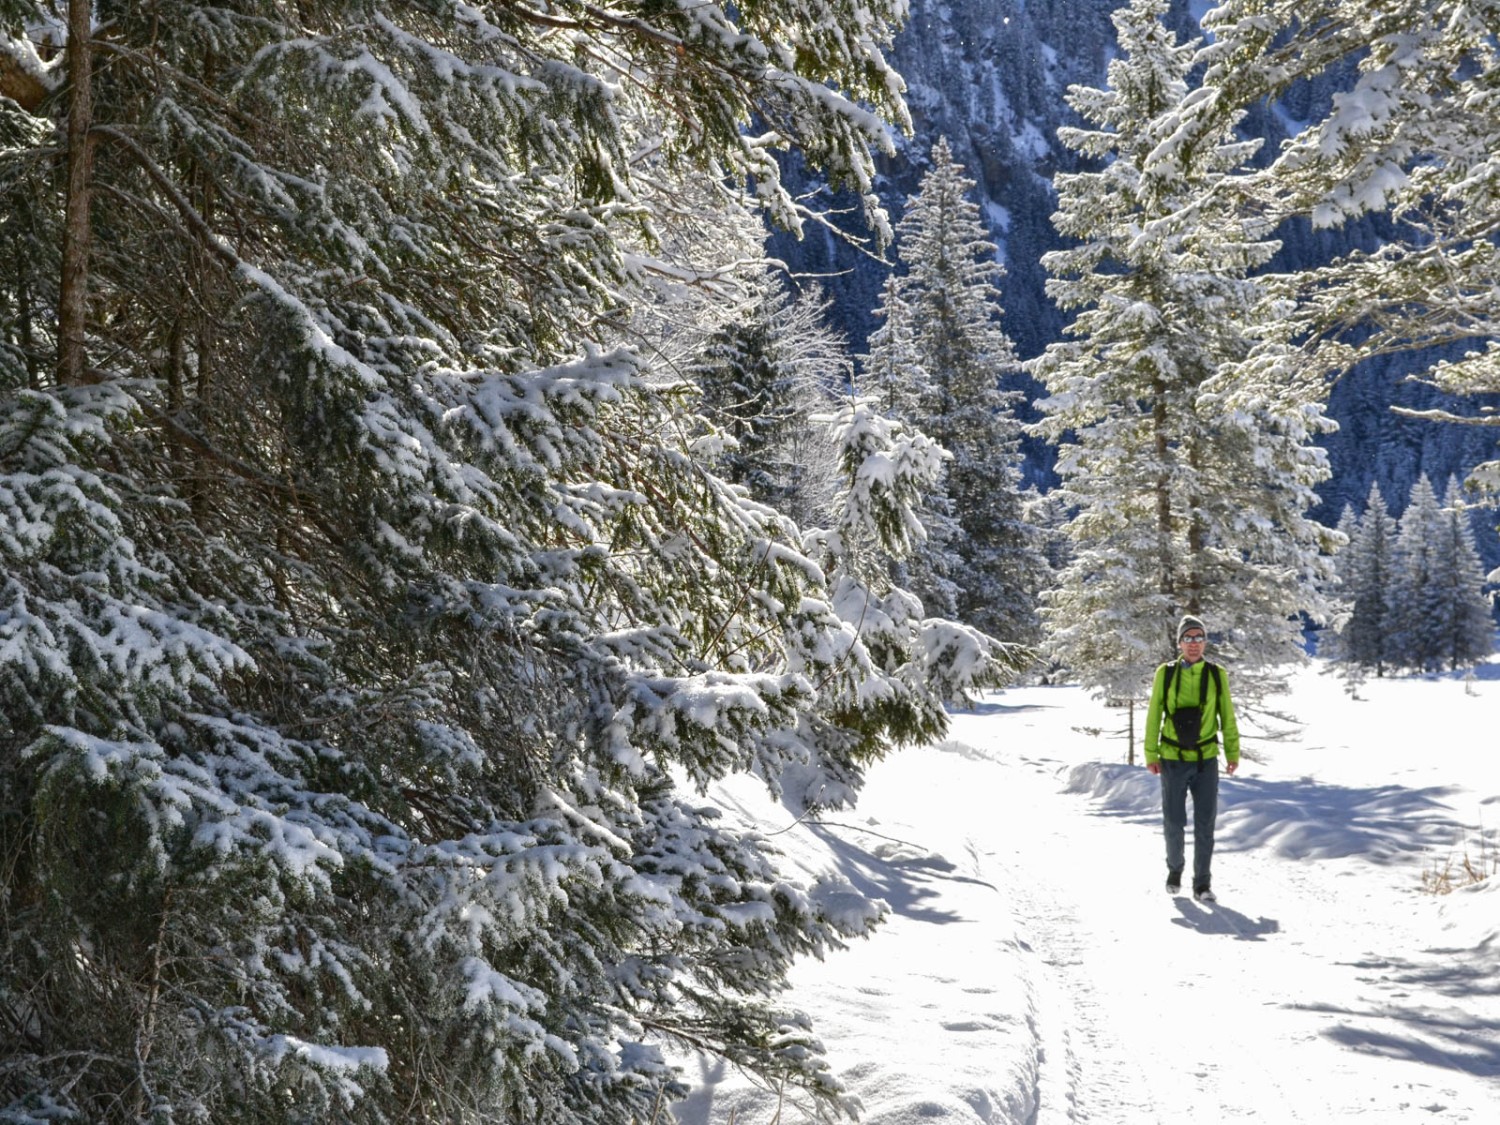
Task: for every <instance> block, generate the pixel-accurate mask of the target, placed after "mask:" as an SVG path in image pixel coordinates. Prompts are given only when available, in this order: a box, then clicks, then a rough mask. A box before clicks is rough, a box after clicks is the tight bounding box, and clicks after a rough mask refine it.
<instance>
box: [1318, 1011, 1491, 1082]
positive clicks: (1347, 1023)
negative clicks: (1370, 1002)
mask: <svg viewBox="0 0 1500 1125" xmlns="http://www.w3.org/2000/svg"><path fill="white" fill-rule="evenodd" d="M1296 1007H1298V1008H1301V1009H1302V1010H1304V1011H1313V1012H1324V1013H1327V1014H1329V1015H1335V1016H1338V1017H1341V1018H1340V1020H1339V1022H1337V1023H1335V1024H1334V1025H1333V1026H1332V1027H1330V1028H1327V1029H1326V1030H1325V1031H1324V1032H1323V1035H1324V1036H1326V1037H1327V1038H1328V1039H1331V1040H1332V1041H1333V1042H1335V1043H1338V1044H1340V1045H1342V1046H1344V1047H1348V1048H1349V1049H1350V1050H1353V1051H1360V1052H1362V1053H1364V1054H1370V1055H1378V1056H1380V1057H1381V1058H1387V1059H1399V1060H1401V1061H1404V1062H1413V1063H1418V1064H1420V1065H1422V1066H1434V1067H1442V1068H1444V1069H1447V1070H1458V1071H1462V1072H1464V1073H1465V1074H1472V1075H1475V1076H1477V1077H1480V1078H1500V1026H1497V1025H1496V1024H1495V1023H1494V1022H1493V1021H1489V1020H1484V1019H1479V1018H1475V1017H1465V1015H1464V1014H1462V1013H1459V1012H1456V1011H1454V1010H1453V1009H1446V1010H1444V1011H1441V1012H1436V1011H1427V1010H1424V1009H1421V1008H1415V1007H1404V1006H1392V1007H1386V1008H1378V1007H1372V1008H1370V1009H1369V1010H1367V1011H1358V1010H1355V1009H1352V1008H1344V1007H1338V1006H1335V1005H1305V1004H1303V1005H1296Z"/></svg>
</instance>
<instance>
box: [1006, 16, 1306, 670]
mask: <svg viewBox="0 0 1500 1125" xmlns="http://www.w3.org/2000/svg"><path fill="white" fill-rule="evenodd" d="M1166 10H1167V3H1166V0H1136V2H1135V3H1133V4H1131V5H1130V7H1128V8H1124V9H1121V10H1120V11H1118V12H1116V14H1115V17H1114V18H1115V22H1116V26H1117V28H1118V29H1119V38H1120V49H1121V55H1120V57H1119V58H1118V59H1116V60H1115V61H1114V62H1112V63H1111V64H1110V67H1109V81H1108V86H1107V88H1105V89H1087V88H1080V87H1073V88H1072V89H1071V90H1070V91H1069V95H1068V97H1069V101H1070V103H1071V104H1072V105H1073V106H1074V108H1076V109H1077V110H1078V112H1079V113H1080V114H1081V115H1082V117H1083V118H1084V120H1085V121H1086V122H1088V123H1089V125H1090V126H1092V127H1091V128H1086V129H1068V130H1065V131H1064V132H1063V133H1062V134H1061V136H1062V139H1063V140H1064V142H1065V143H1066V144H1068V145H1069V147H1071V148H1073V149H1074V150H1076V151H1078V152H1079V153H1081V154H1082V155H1084V156H1086V157H1089V158H1092V159H1095V160H1100V161H1103V162H1104V168H1103V169H1102V170H1101V171H1098V172H1084V173H1078V174H1074V175H1066V176H1059V177H1058V181H1057V186H1058V211H1057V214H1056V215H1055V216H1054V222H1055V223H1056V225H1057V228H1058V230H1059V231H1060V232H1061V233H1062V234H1064V235H1065V236H1067V237H1069V238H1071V239H1075V240H1077V245H1076V246H1075V247H1073V248H1070V249H1066V250H1062V251H1058V252H1055V253H1052V254H1049V255H1047V257H1046V258H1045V259H1044V264H1045V265H1046V267H1047V269H1048V271H1049V272H1050V273H1051V274H1052V276H1053V280H1052V281H1050V282H1049V283H1048V287H1049V292H1050V293H1051V294H1052V296H1053V299H1054V300H1055V301H1056V302H1057V303H1058V304H1059V306H1061V307H1062V308H1064V309H1067V310H1074V311H1075V316H1074V320H1073V322H1072V324H1071V326H1070V328H1069V330H1068V331H1069V335H1070V336H1071V337H1072V339H1071V340H1068V341H1064V342H1062V343H1059V344H1057V345H1055V346H1053V347H1051V348H1049V349H1048V350H1047V351H1046V353H1044V354H1043V355H1042V356H1041V357H1039V358H1038V359H1037V360H1035V361H1033V368H1032V370H1033V372H1034V374H1035V375H1036V376H1037V377H1038V378H1039V379H1041V380H1042V381H1043V383H1044V384H1045V385H1046V387H1047V389H1048V391H1049V392H1050V397H1049V398H1047V399H1045V400H1044V401H1043V402H1042V403H1041V404H1040V408H1041V410H1042V411H1043V413H1044V418H1043V419H1042V420H1041V421H1040V422H1039V423H1037V429H1038V431H1039V432H1040V433H1042V434H1045V435H1046V436H1048V437H1050V438H1052V439H1054V440H1057V441H1060V442H1061V443H1062V444H1061V448H1060V451H1059V456H1058V465H1057V469H1058V473H1059V475H1060V476H1061V478H1062V490H1063V500H1064V502H1065V503H1066V505H1067V506H1068V507H1069V508H1071V509H1073V510H1075V511H1076V515H1075V516H1074V518H1073V520H1072V521H1071V523H1070V524H1069V528H1068V531H1069V535H1070V537H1071V539H1072V543H1073V547H1074V550H1075V554H1074V557H1073V559H1072V561H1071V562H1070V564H1069V565H1068V567H1067V568H1066V569H1065V570H1064V571H1063V572H1062V574H1061V576H1060V578H1059V581H1058V585H1057V588H1056V589H1054V590H1053V591H1051V592H1050V593H1049V595H1048V599H1047V606H1046V609H1045V611H1044V616H1045V619H1046V622H1047V626H1048V629H1049V633H1050V645H1051V648H1052V651H1053V653H1054V655H1055V656H1056V658H1057V659H1058V660H1060V661H1061V662H1062V663H1063V664H1064V665H1065V666H1066V667H1068V668H1070V669H1072V670H1073V672H1074V673H1075V674H1076V675H1077V676H1078V677H1079V678H1080V679H1081V680H1082V681H1083V682H1084V683H1086V684H1088V685H1089V686H1090V687H1094V688H1097V689H1098V690H1100V691H1101V692H1102V693H1104V694H1106V695H1108V696H1111V697H1114V698H1120V699H1128V698H1132V697H1134V696H1136V695H1137V694H1138V693H1139V691H1140V689H1141V687H1142V686H1143V685H1144V683H1145V682H1146V679H1147V677H1148V673H1149V670H1150V668H1151V667H1152V666H1153V665H1154V664H1155V663H1157V662H1158V661H1159V660H1161V659H1162V658H1163V657H1164V656H1165V655H1169V654H1170V653H1171V651H1172V649H1171V636H1170V631H1171V629H1172V627H1173V624H1174V623H1175V619H1176V617H1177V615H1178V614H1180V613H1182V612H1184V611H1190V612H1194V613H1200V614H1202V615H1204V616H1205V618H1206V619H1207V620H1208V621H1209V624H1210V628H1211V630H1212V631H1213V634H1214V639H1215V641H1216V642H1217V644H1218V648H1219V651H1221V652H1222V653H1224V655H1225V656H1227V657H1228V658H1229V659H1231V660H1233V661H1235V662H1236V668H1237V673H1238V680H1237V688H1238V691H1239V693H1240V694H1241V695H1243V696H1246V697H1249V698H1254V697H1256V696H1258V695H1261V694H1263V693H1265V692H1266V691H1268V690H1273V689H1274V688H1276V687H1277V686H1278V685H1279V679H1278V676H1277V671H1276V670H1277V669H1279V668H1283V667H1285V666H1287V665H1288V664H1291V663H1295V662H1297V661H1299V660H1302V659H1304V658H1305V657H1304V653H1303V650H1302V645H1301V635H1300V634H1301V627H1300V615H1302V614H1309V615H1311V616H1313V617H1314V618H1320V617H1321V616H1322V615H1323V612H1324V606H1323V595H1322V593H1321V589H1322V587H1323V585H1324V583H1325V582H1326V581H1327V579H1328V578H1329V577H1330V574H1331V571H1330V568H1329V562H1328V559H1327V557H1326V556H1324V555H1322V554H1321V553H1320V551H1321V549H1322V548H1323V547H1324V546H1326V545H1328V544H1329V541H1330V533H1329V531H1328V529H1325V528H1322V527H1321V526H1320V525H1318V524H1316V523H1315V522H1313V521H1312V520H1310V519H1308V518H1307V515H1306V513H1307V512H1308V510H1309V509H1310V508H1311V507H1312V506H1313V505H1314V504H1315V503H1316V499H1317V498H1316V496H1315V495H1314V493H1313V487H1314V486H1315V485H1316V484H1317V483H1318V482H1319V481H1320V480H1323V479H1325V478H1326V476H1327V474H1328V468H1327V464H1326V459H1325V457H1324V456H1323V455H1322V453H1321V451H1319V450H1318V449H1317V448H1316V446H1315V445H1314V444H1313V441H1314V439H1315V437H1316V436H1317V435H1318V434H1319V433H1321V432H1324V431H1325V430H1326V429H1327V428H1328V426H1329V425H1330V423H1328V422H1327V421H1326V420H1325V419H1324V417H1323V415H1322V411H1321V408H1320V406H1319V404H1318V401H1317V396H1316V395H1315V394H1311V393H1308V391H1307V390H1306V389H1305V388H1304V387H1303V386H1301V385H1300V384H1297V383H1290V384H1289V383H1285V382H1280V383H1278V382H1276V381H1274V380H1272V379H1269V378H1268V379H1266V380H1265V381H1263V382H1258V383H1253V384H1249V383H1240V382H1237V381H1235V380H1233V379H1231V378H1227V377H1225V371H1226V370H1227V369H1228V365H1230V364H1233V363H1234V362H1235V361H1237V360H1240V359H1242V358H1243V357H1245V356H1246V355H1247V354H1248V353H1249V351H1250V349H1251V348H1252V347H1253V346H1255V345H1256V344H1257V342H1258V336H1257V333H1258V331H1259V329H1258V325H1259V323H1260V318H1261V317H1263V316H1265V315H1267V314H1266V310H1265V307H1264V302H1263V294H1262V293H1261V291H1260V290H1259V289H1258V287H1257V286H1256V285H1255V284H1253V283H1252V282H1250V281H1248V280H1247V275H1248V274H1249V273H1250V272H1251V271H1252V270H1253V269H1255V268H1256V267H1258V266H1260V265H1262V264H1264V263H1265V262H1266V261H1267V260H1268V259H1269V258H1270V256H1271V255H1272V254H1273V253H1274V251H1275V249H1276V244H1275V243H1274V242H1270V241H1266V240H1265V239H1264V238H1263V237H1262V235H1261V228H1259V227H1258V226H1256V225H1255V224H1251V223H1247V222H1244V221H1241V220H1239V219H1238V218H1237V217H1236V216H1235V215H1234V214H1233V213H1231V212H1228V211H1226V210H1225V209H1224V208H1222V207H1219V206H1217V205H1216V203H1215V201H1214V197H1213V195H1212V190H1213V186H1214V185H1215V184H1216V183H1218V182H1220V181H1222V180H1223V179H1224V178H1225V177H1226V176H1228V175H1229V174H1230V173H1231V172H1232V171H1233V170H1235V169H1236V168H1238V167H1239V166H1240V165H1241V164H1242V163H1243V162H1244V161H1245V159H1246V158H1247V157H1248V156H1249V155H1250V153H1251V152H1252V151H1253V146H1252V145H1250V144H1246V143H1240V142H1236V141H1235V140H1233V139H1232V125H1233V120H1230V121H1227V122H1226V123H1225V125H1224V127H1223V129H1222V130H1221V131H1220V133H1219V134H1217V135H1215V137H1214V138H1212V143H1211V144H1206V145H1204V146H1201V147H1200V148H1198V149H1195V150H1190V151H1189V150H1184V151H1182V152H1181V153H1179V154H1178V157H1177V158H1176V159H1175V160H1171V159H1167V158H1166V157H1164V156H1163V155H1162V154H1161V152H1160V149H1161V148H1162V147H1164V146H1166V145H1169V144H1170V136H1171V132H1172V129H1173V127H1174V118H1173V116H1172V112H1173V111H1174V109H1175V107H1176V106H1177V105H1178V103H1179V102H1180V101H1181V100H1182V99H1183V97H1184V96H1185V95H1186V93H1187V78H1188V74H1189V72H1190V70H1191V68H1192V66H1193V60H1194V57H1195V53H1196V49H1195V46H1194V44H1191V43H1184V44H1179V43H1177V42H1176V40H1175V37H1174V36H1173V34H1172V33H1171V32H1170V31H1168V30H1167V29H1166V28H1165V27H1164V26H1163V25H1162V22H1161V21H1162V17H1163V15H1164V13H1165V12H1166Z"/></svg>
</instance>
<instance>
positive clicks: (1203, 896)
mask: <svg viewBox="0 0 1500 1125" xmlns="http://www.w3.org/2000/svg"><path fill="white" fill-rule="evenodd" d="M1193 897H1194V898H1195V899H1197V900H1198V901H1199V902H1218V901H1219V900H1218V898H1217V897H1215V895H1214V893H1213V891H1211V890H1209V889H1208V888H1207V887H1194V888H1193Z"/></svg>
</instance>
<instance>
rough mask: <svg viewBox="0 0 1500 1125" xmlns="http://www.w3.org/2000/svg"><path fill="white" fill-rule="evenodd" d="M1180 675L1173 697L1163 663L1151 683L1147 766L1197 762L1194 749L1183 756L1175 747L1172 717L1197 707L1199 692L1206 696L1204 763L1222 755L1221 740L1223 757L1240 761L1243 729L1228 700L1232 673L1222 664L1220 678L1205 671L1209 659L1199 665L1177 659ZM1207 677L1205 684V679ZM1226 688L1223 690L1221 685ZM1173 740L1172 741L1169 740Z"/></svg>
mask: <svg viewBox="0 0 1500 1125" xmlns="http://www.w3.org/2000/svg"><path fill="white" fill-rule="evenodd" d="M1174 663H1175V664H1176V665H1177V672H1176V674H1175V675H1174V676H1173V677H1172V698H1171V699H1170V700H1168V699H1166V698H1164V697H1165V695H1166V682H1167V669H1168V668H1170V667H1172V665H1171V664H1163V665H1162V666H1161V667H1160V668H1158V669H1157V670H1156V678H1155V679H1153V680H1152V681H1151V704H1150V706H1149V707H1148V708H1147V709H1146V764H1147V765H1148V766H1149V765H1150V764H1151V763H1152V762H1155V761H1159V760H1160V759H1162V758H1166V759H1168V760H1169V761H1188V762H1196V761H1197V760H1198V755H1197V754H1195V753H1193V752H1192V751H1191V750H1190V751H1188V752H1187V753H1186V754H1184V753H1183V752H1182V751H1181V749H1179V748H1178V747H1177V746H1174V745H1172V743H1173V742H1176V741H1177V740H1178V739H1177V728H1176V725H1175V724H1174V722H1173V719H1172V715H1173V713H1174V712H1175V711H1176V710H1177V709H1178V708H1179V707H1196V706H1198V699H1199V693H1200V691H1202V692H1203V695H1204V697H1205V698H1204V703H1203V726H1202V728H1201V729H1200V730H1199V732H1198V739H1199V746H1200V748H1201V752H1202V755H1203V760H1204V761H1208V760H1209V759H1211V758H1217V757H1218V756H1219V750H1218V746H1219V738H1220V736H1221V735H1222V737H1223V740H1224V757H1225V759H1227V760H1228V761H1231V762H1238V761H1239V760H1240V728H1239V725H1238V724H1237V723H1236V722H1235V719H1234V703H1233V702H1232V701H1231V700H1230V698H1229V673H1228V672H1226V671H1225V670H1224V668H1223V666H1222V665H1221V666H1220V667H1219V674H1218V676H1217V677H1215V676H1213V675H1212V674H1211V673H1209V672H1207V671H1206V668H1207V666H1208V661H1207V660H1200V661H1198V662H1197V663H1196V664H1188V663H1187V662H1186V661H1183V660H1177V661H1175V662H1174ZM1204 676H1208V683H1207V685H1204V683H1203V677H1204ZM1220 684H1222V685H1223V690H1222V691H1220V689H1219V685H1220ZM1166 740H1171V741H1166Z"/></svg>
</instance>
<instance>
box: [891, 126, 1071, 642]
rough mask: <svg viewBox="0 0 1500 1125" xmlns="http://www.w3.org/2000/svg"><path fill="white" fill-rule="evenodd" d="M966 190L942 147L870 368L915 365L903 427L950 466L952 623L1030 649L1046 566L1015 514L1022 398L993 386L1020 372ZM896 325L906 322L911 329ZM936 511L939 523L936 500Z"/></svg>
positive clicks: (903, 236)
mask: <svg viewBox="0 0 1500 1125" xmlns="http://www.w3.org/2000/svg"><path fill="white" fill-rule="evenodd" d="M973 188H974V181H973V180H971V179H969V178H968V177H966V176H965V175H964V170H963V167H962V165H959V164H956V163H954V160H953V153H952V150H951V149H950V148H949V145H948V142H947V139H946V138H943V139H940V140H939V141H938V142H937V144H936V145H934V146H933V149H932V167H931V169H930V170H929V171H928V172H927V173H926V174H925V175H924V176H923V177H922V182H921V186H920V189H919V190H918V192H917V194H916V195H915V196H913V197H912V198H911V199H910V200H909V201H908V203H907V208H906V213H905V214H904V215H903V216H902V218H901V221H900V222H899V223H898V224H897V226H896V239H897V243H896V249H897V254H898V256H899V258H900V261H901V263H902V265H903V266H904V270H905V272H904V273H902V274H901V275H900V276H899V277H898V278H897V279H896V280H895V283H894V286H893V287H892V290H891V293H892V295H891V296H889V297H887V299H886V301H885V304H884V305H883V309H884V312H885V321H886V324H885V326H884V328H885V330H886V331H887V332H888V333H889V339H887V338H884V337H880V336H877V338H876V341H875V344H874V346H873V348H872V355H871V360H870V363H871V366H872V367H874V368H875V369H876V370H877V371H880V372H882V373H888V372H889V371H890V370H891V369H892V368H893V367H894V366H895V365H896V364H897V357H896V355H895V352H894V350H895V349H896V348H898V347H901V348H909V349H910V350H911V351H912V352H913V353H914V354H915V355H916V356H917V357H919V359H920V364H919V365H918V366H913V367H911V368H909V369H908V371H907V376H908V379H911V380H916V379H921V382H920V383H918V384H917V386H916V387H915V394H914V396H913V397H914V398H915V404H914V411H915V416H914V417H913V418H911V419H910V420H911V421H913V422H915V424H916V425H917V427H918V428H919V429H920V430H921V431H922V432H923V433H926V434H928V435H929V436H931V437H932V438H934V439H935V440H936V441H937V442H938V443H939V444H940V445H941V446H942V447H943V448H944V449H946V450H947V451H948V452H949V453H950V454H951V457H952V460H951V461H950V462H949V464H948V471H947V474H946V478H945V482H944V489H943V491H944V493H945V496H946V506H947V507H948V509H949V511H950V512H951V516H952V519H953V521H954V522H955V523H956V534H954V535H953V536H952V537H951V539H950V538H948V537H946V536H945V537H943V539H941V540H935V542H937V543H938V544H939V545H940V546H941V547H943V548H946V549H947V550H948V551H949V552H950V553H951V555H952V557H953V563H952V565H951V566H950V567H949V568H948V569H949V576H950V577H951V579H952V581H953V582H954V584H955V586H956V588H957V612H958V615H959V617H960V618H961V619H962V620H964V621H967V622H969V623H971V624H973V625H975V626H977V627H979V628H981V629H984V630H985V631H986V632H989V633H991V634H992V635H993V636H996V637H999V638H1001V639H1003V640H1007V641H1014V642H1023V643H1026V642H1031V641H1034V640H1035V639H1036V637H1037V629H1038V619H1037V613H1036V603H1037V596H1038V594H1039V592H1040V589H1041V587H1042V586H1043V584H1044V582H1045V574H1046V563H1045V560H1044V559H1043V558H1042V556H1041V554H1040V552H1039V550H1038V549H1037V546H1036V542H1035V540H1036V535H1035V534H1034V532H1033V529H1032V528H1031V527H1030V526H1029V525H1028V524H1027V523H1026V521H1025V518H1024V513H1023V510H1022V504H1021V495H1020V472H1019V465H1020V434H1021V431H1020V424H1019V422H1018V421H1017V420H1016V417H1015V413H1014V404H1015V401H1016V398H1017V397H1018V396H1017V395H1016V394H1014V393H1011V392H1005V391H1002V390H1001V381H1002V380H1003V379H1004V378H1005V377H1006V376H1007V375H1011V374H1014V373H1015V372H1016V371H1018V370H1019V364H1018V363H1017V361H1016V358H1015V353H1014V350H1013V348H1012V347H1011V342H1010V339H1009V337H1007V336H1006V334H1005V332H1004V330H1003V329H1002V328H1001V326H1000V316H1001V311H1002V310H1001V304H1000V290H999V280H1000V277H1001V276H1002V273H1003V268H1002V267H1001V265H1000V263H999V261H998V260H997V258H996V247H995V244H994V243H993V242H990V241H989V240H988V237H987V235H986V230H985V227H984V224H983V223H982V222H981V221H980V217H979V207H978V204H976V203H975V202H974V201H973V199H972V197H971V196H972V192H973ZM903 306H904V307H903ZM898 310H899V314H898ZM898 315H899V317H900V318H901V319H904V318H906V317H908V316H909V318H910V319H909V320H907V321H906V325H907V326H908V327H905V328H903V326H902V325H901V320H900V319H898ZM903 332H904V333H905V335H904V336H902V335H901V333H903ZM883 377H885V378H887V379H888V378H890V376H889V375H888V374H886V375H884V376H883ZM934 506H935V507H936V508H938V510H939V514H940V515H941V514H942V508H943V506H944V504H943V500H942V499H939V500H938V501H936V502H935V504H934Z"/></svg>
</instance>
